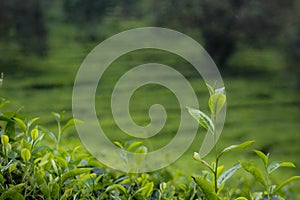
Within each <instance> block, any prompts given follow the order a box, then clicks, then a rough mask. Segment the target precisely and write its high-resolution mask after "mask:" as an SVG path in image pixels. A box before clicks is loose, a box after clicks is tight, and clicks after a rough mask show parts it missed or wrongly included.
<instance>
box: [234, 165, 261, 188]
mask: <svg viewBox="0 0 300 200" xmlns="http://www.w3.org/2000/svg"><path fill="white" fill-rule="evenodd" d="M240 164H241V165H242V167H243V168H244V169H245V170H246V171H247V172H249V173H250V174H252V175H253V176H254V178H255V179H256V180H257V181H259V182H260V183H261V184H262V185H263V186H265V187H267V181H266V179H265V177H264V175H263V173H262V172H261V171H260V169H259V168H258V167H257V166H255V165H254V164H252V163H250V162H243V161H240Z"/></svg>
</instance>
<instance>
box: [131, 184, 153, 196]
mask: <svg viewBox="0 0 300 200" xmlns="http://www.w3.org/2000/svg"><path fill="white" fill-rule="evenodd" d="M153 187H154V184H153V182H149V183H146V185H145V186H144V187H142V188H140V189H138V190H137V191H136V192H135V193H134V195H133V197H134V196H135V195H137V194H138V193H141V194H142V196H143V197H144V198H147V197H149V196H150V195H151V193H152V191H153Z"/></svg>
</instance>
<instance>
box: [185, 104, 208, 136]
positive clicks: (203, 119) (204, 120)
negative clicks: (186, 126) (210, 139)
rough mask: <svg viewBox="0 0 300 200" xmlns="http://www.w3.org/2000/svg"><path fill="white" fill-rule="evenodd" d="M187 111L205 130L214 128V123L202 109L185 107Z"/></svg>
mask: <svg viewBox="0 0 300 200" xmlns="http://www.w3.org/2000/svg"><path fill="white" fill-rule="evenodd" d="M187 109H188V111H189V113H190V114H191V115H192V117H193V118H195V119H196V120H197V121H198V122H199V124H200V125H201V126H202V127H203V128H204V129H205V130H211V131H213V130H214V124H213V122H212V121H211V119H210V118H209V117H208V116H207V115H206V114H205V113H203V112H202V111H200V110H197V109H194V108H190V107H187Z"/></svg>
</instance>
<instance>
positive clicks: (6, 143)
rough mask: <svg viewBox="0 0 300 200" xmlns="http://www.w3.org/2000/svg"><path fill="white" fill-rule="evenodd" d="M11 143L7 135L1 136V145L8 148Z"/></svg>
mask: <svg viewBox="0 0 300 200" xmlns="http://www.w3.org/2000/svg"><path fill="white" fill-rule="evenodd" d="M8 142H9V137H8V136H7V135H1V144H2V145H3V146H5V147H6V146H7V145H8Z"/></svg>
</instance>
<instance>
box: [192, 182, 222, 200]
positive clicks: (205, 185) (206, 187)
mask: <svg viewBox="0 0 300 200" xmlns="http://www.w3.org/2000/svg"><path fill="white" fill-rule="evenodd" d="M192 178H193V179H194V181H195V182H196V184H197V185H198V186H199V187H200V189H201V191H202V192H203V194H204V196H205V198H206V199H209V200H218V196H217V194H216V193H215V191H214V188H213V186H212V185H211V183H209V182H208V181H207V180H206V179H203V178H198V177H193V176H192Z"/></svg>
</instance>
